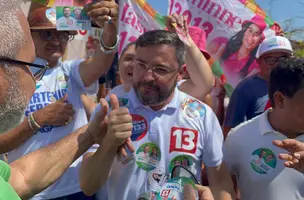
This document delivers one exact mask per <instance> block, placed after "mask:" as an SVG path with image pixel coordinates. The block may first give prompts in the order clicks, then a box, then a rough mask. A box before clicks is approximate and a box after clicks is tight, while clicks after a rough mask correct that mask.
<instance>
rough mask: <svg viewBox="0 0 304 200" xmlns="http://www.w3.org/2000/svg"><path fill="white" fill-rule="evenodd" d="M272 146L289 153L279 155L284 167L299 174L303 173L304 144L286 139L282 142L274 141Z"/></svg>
mask: <svg viewBox="0 0 304 200" xmlns="http://www.w3.org/2000/svg"><path fill="white" fill-rule="evenodd" d="M273 144H274V145H276V146H277V147H280V148H282V149H284V150H286V151H288V152H289V153H281V154H279V159H281V160H284V161H285V162H284V165H285V166H286V167H288V168H293V169H295V170H297V171H299V172H301V173H304V143H303V142H300V141H297V140H294V139H286V140H283V141H280V140H275V141H273Z"/></svg>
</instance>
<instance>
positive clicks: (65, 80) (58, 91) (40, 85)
mask: <svg viewBox="0 0 304 200" xmlns="http://www.w3.org/2000/svg"><path fill="white" fill-rule="evenodd" d="M44 62H45V61H44V60H42V59H37V60H36V61H35V63H39V64H43V63H44ZM81 62H82V60H73V61H65V62H60V63H58V66H57V67H55V68H52V69H48V70H47V72H46V74H45V76H44V77H43V79H42V80H41V81H39V82H37V84H36V91H35V93H34V94H33V96H32V98H31V100H30V103H29V105H28V108H27V110H26V112H25V115H26V116H27V115H28V114H29V113H30V112H35V111H37V110H39V109H42V108H44V107H45V106H47V105H48V104H50V103H53V102H55V101H56V100H58V99H61V98H63V96H64V94H65V93H67V95H68V103H71V104H73V108H74V110H75V111H76V114H75V116H74V117H75V118H74V120H73V121H72V122H71V123H70V124H68V125H66V126H59V127H54V126H45V127H43V128H42V129H41V130H40V131H39V132H37V133H36V134H35V135H33V136H32V137H31V138H30V139H29V140H27V141H26V142H25V143H24V144H23V145H21V146H20V147H19V148H17V149H15V150H13V151H12V152H9V154H8V159H9V162H13V161H14V160H16V159H18V158H20V157H22V156H24V155H26V154H28V153H31V152H33V151H36V150H37V149H40V148H42V147H45V146H47V145H49V144H51V143H54V142H56V141H58V140H60V139H61V138H63V137H65V136H66V135H68V134H70V133H72V132H73V131H75V130H77V129H78V128H80V127H82V126H84V125H86V124H87V123H88V120H87V116H86V112H85V110H84V106H83V103H82V101H81V99H80V94H82V93H88V94H94V93H96V92H97V89H98V83H97V81H96V83H94V84H92V85H91V86H90V87H87V88H86V87H85V86H84V83H83V81H82V79H81V77H80V74H79V64H80V63H81ZM45 159H47V158H45ZM81 161H82V156H81V157H80V158H78V159H77V160H76V161H75V162H74V163H73V164H72V165H71V166H70V168H69V169H68V170H67V171H66V172H65V173H64V174H63V175H62V176H61V178H60V179H59V180H58V181H57V182H56V183H55V184H53V185H52V186H50V187H49V188H47V189H46V190H44V191H43V192H41V193H39V194H37V195H36V196H35V197H33V199H35V200H38V199H50V198H56V197H61V196H65V195H69V194H73V193H77V192H80V191H81V190H80V186H79V180H78V169H79V167H80V165H81ZM37 167H38V166H37ZM37 170H39V169H38V168H37Z"/></svg>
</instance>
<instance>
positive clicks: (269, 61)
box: [264, 56, 291, 65]
mask: <svg viewBox="0 0 304 200" xmlns="http://www.w3.org/2000/svg"><path fill="white" fill-rule="evenodd" d="M290 57H291V56H280V57H273V56H269V57H264V60H265V63H266V64H268V65H275V64H277V63H278V62H279V61H283V60H284V59H287V58H290Z"/></svg>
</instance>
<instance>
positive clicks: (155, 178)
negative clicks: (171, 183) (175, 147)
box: [148, 168, 169, 193]
mask: <svg viewBox="0 0 304 200" xmlns="http://www.w3.org/2000/svg"><path fill="white" fill-rule="evenodd" d="M168 178H169V175H168V174H166V173H165V169H164V168H157V169H154V170H152V171H150V172H149V174H148V183H149V187H150V189H151V190H152V191H153V192H154V193H158V192H159V191H160V190H161V188H162V186H163V185H164V184H165V183H166V182H167V180H168Z"/></svg>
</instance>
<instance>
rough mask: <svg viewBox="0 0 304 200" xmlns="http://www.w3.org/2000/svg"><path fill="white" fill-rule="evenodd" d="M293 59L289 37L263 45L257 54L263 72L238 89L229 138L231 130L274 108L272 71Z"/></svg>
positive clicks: (232, 103)
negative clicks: (283, 60) (270, 96)
mask: <svg viewBox="0 0 304 200" xmlns="http://www.w3.org/2000/svg"><path fill="white" fill-rule="evenodd" d="M290 56H292V47H291V44H290V42H289V40H288V39H287V38H285V37H281V36H274V37H271V38H268V39H265V40H264V41H263V42H262V43H261V44H260V46H259V49H258V51H257V54H256V58H257V63H258V64H259V67H260V72H259V73H258V74H256V75H254V76H251V77H248V78H246V79H244V80H243V81H242V82H241V83H240V84H238V86H237V87H236V88H235V89H234V91H233V94H232V96H231V99H230V102H229V105H228V110H227V113H226V118H225V122H224V135H225V137H226V136H227V134H228V132H229V131H230V129H231V128H234V127H236V126H237V125H239V124H241V123H243V122H245V121H246V120H250V119H252V118H254V117H256V116H258V115H260V114H261V113H263V112H264V111H265V110H267V108H269V107H271V105H270V104H269V101H268V82H269V77H270V72H271V70H272V69H273V68H274V67H275V66H276V65H277V64H278V62H279V59H280V58H282V57H283V58H284V57H290Z"/></svg>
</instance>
